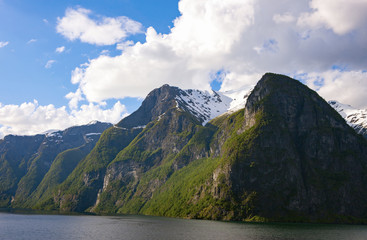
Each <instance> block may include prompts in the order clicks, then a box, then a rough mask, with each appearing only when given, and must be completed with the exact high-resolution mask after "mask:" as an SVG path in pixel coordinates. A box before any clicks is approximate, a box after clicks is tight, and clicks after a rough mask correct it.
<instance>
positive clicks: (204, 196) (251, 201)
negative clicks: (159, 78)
mask: <svg viewBox="0 0 367 240" xmlns="http://www.w3.org/2000/svg"><path fill="white" fill-rule="evenodd" d="M245 93H247V94H245ZM234 96H236V101H233V98H235V97H234ZM238 96H239V97H238ZM22 141H24V142H27V143H28V142H29V143H33V142H36V143H34V144H29V145H27V150H26V151H25V152H23V153H18V152H16V151H15V150H14V151H13V152H12V154H8V155H6V156H7V157H8V159H12V161H6V162H5V161H3V162H4V163H2V165H0V166H2V167H1V169H2V170H1V171H2V173H4V175H3V174H1V175H0V176H1V177H2V181H3V182H4V183H7V184H8V186H9V187H8V189H11V187H13V188H15V190H13V192H7V195H6V194H5V193H4V191H0V192H1V193H2V194H3V195H2V196H7V199H9V198H10V197H11V196H14V193H15V197H14V200H13V201H12V202H11V203H10V206H11V207H27V208H35V209H47V210H58V211H60V212H73V211H76V212H94V213H109V214H110V213H123V214H145V215H159V216H170V217H183V218H200V219H218V220H236V221H297V222H301V221H304V222H342V223H361V222H363V223H365V222H366V219H367V204H366V203H367V200H366V199H367V158H366V156H367V155H366V154H367V140H366V139H365V138H363V137H362V135H360V134H357V133H356V132H355V131H354V129H353V128H351V127H350V126H349V125H348V124H347V123H346V121H345V120H344V119H343V117H342V116H341V115H340V114H339V113H338V112H337V111H335V110H334V109H333V108H332V107H331V106H330V105H329V104H328V103H327V102H325V101H324V100H323V99H322V98H321V97H320V96H319V95H318V94H317V93H316V92H314V91H312V90H310V89H309V88H308V87H306V86H304V85H303V84H302V83H300V82H299V81H296V80H294V79H291V78H289V77H287V76H283V75H277V74H272V73H267V74H265V75H264V76H263V77H262V78H261V79H260V81H259V82H258V83H257V85H256V86H255V87H254V88H253V89H252V90H251V91H250V92H248V91H245V90H239V91H237V92H226V93H220V92H212V93H210V92H204V91H198V90H181V89H179V88H177V87H172V86H169V85H164V86H162V87H160V88H157V89H154V90H153V91H152V92H151V93H149V94H148V96H147V97H146V99H145V100H144V101H143V102H142V105H141V106H140V108H139V109H138V110H137V111H135V112H134V113H132V114H131V115H129V116H127V117H126V118H124V119H122V120H121V121H120V122H119V123H117V124H116V125H114V126H112V127H109V128H108V129H106V130H105V131H104V132H103V133H102V134H101V136H100V138H99V140H98V142H97V143H96V144H95V145H93V146H86V145H79V146H75V147H74V148H68V150H66V151H63V152H61V153H60V154H59V155H58V156H56V157H54V158H53V160H52V163H51V166H50V167H49V168H48V170H47V171H44V172H45V173H44V174H43V175H40V176H41V177H40V178H39V181H38V182H37V184H34V186H33V185H32V186H31V187H29V186H25V185H21V184H19V183H20V181H19V183H17V179H19V178H16V176H17V175H15V174H13V175H14V176H15V177H13V175H11V174H10V173H12V171H13V170H12V169H13V168H12V167H11V166H10V164H8V163H12V164H13V165H14V166H20V165H21V164H20V163H21V162H22V161H23V162H26V163H27V165H29V166H31V164H29V162H30V161H29V160H27V159H29V158H30V156H32V154H33V152H32V151H36V150H37V149H38V148H37V146H39V145H40V144H41V143H42V141H43V138H42V135H37V136H33V137H28V138H24V139H22ZM55 141H56V139H54V141H53V142H55ZM1 144H3V143H0V146H2V145H1ZM41 145H42V144H41ZM12 146H13V145H12ZM92 147H93V148H92ZM7 149H8V150H7V151H10V150H9V149H16V148H15V145H14V146H13V148H9V147H8V148H7ZM90 149H91V150H90ZM0 156H2V155H0ZM10 157H11V158H10ZM0 159H3V158H0ZM23 159H25V160H23ZM15 160H16V161H15ZM14 163H15V164H14ZM22 166H23V165H22ZM18 168H19V169H20V170H23V171H24V172H22V174H23V175H24V176H25V175H27V174H28V175H30V174H29V173H28V172H29V170H31V169H32V168H30V167H28V168H21V167H18ZM14 169H16V170H17V168H14ZM13 172H15V170H14V171H13ZM18 172H19V171H18ZM5 173H6V174H7V175H6V174H5ZM20 175H21V174H20ZM3 176H4V177H3ZM27 182H29V181H27ZM12 184H13V185H12ZM1 186H3V185H1ZM19 186H24V187H23V188H22V189H20V190H19ZM17 187H18V189H17ZM5 190H6V189H5ZM21 190H22V191H21ZM23 192H26V193H27V194H23V195H19V197H18V196H17V194H18V193H23ZM21 196H23V198H21ZM4 199H6V198H5V197H4ZM8 202H9V200H8Z"/></svg>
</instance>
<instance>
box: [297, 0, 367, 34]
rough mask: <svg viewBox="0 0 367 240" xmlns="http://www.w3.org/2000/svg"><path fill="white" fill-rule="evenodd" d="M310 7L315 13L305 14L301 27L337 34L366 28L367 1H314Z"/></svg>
mask: <svg viewBox="0 0 367 240" xmlns="http://www.w3.org/2000/svg"><path fill="white" fill-rule="evenodd" d="M310 7H311V8H312V9H313V12H307V13H304V14H303V15H302V16H301V17H300V18H299V24H300V25H308V26H311V27H312V28H320V27H326V28H330V29H332V30H333V31H334V32H335V33H337V34H345V33H348V32H350V31H352V30H355V29H359V28H361V27H362V28H365V27H366V22H367V15H366V12H367V1H366V0H312V1H311V2H310Z"/></svg>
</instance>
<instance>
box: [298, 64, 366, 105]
mask: <svg viewBox="0 0 367 240" xmlns="http://www.w3.org/2000/svg"><path fill="white" fill-rule="evenodd" d="M304 78H305V80H306V83H307V85H308V86H309V87H311V88H312V89H314V90H316V91H318V93H319V94H320V95H321V96H322V97H324V98H325V99H326V100H328V101H329V100H337V101H339V102H342V103H346V104H350V105H352V106H353V107H357V108H362V109H367V101H366V93H367V72H363V71H348V72H344V71H341V70H330V71H326V72H323V73H308V74H306V75H305V76H304Z"/></svg>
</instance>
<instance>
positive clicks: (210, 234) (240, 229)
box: [0, 213, 367, 240]
mask: <svg viewBox="0 0 367 240" xmlns="http://www.w3.org/2000/svg"><path fill="white" fill-rule="evenodd" d="M366 238H367V226H362V225H321V224H280V223H278V224H260V223H259V224H258V223H233V222H218V221H202V220H185V219H174V218H163V217H147V216H64V215H24V214H9V213H0V239H14V240H18V239H29V240H33V239H34V240H36V239H37V240H43V239H47V240H49V239H59V240H63V239H65V240H66V239H68V240H73V239H89V240H94V239H96V240H97V239H98V240H100V239H126V240H127V239H134V240H140V239H141V240H143V239H149V240H162V239H173V240H183V239H200V240H206V239H208V240H209V239H210V240H215V239H221V240H222V239H228V240H232V239H233V240H239V239H246V240H280V239H281V240H283V239H285V240H291V239H297V240H298V239H301V240H316V239H318V240H323V239H332V240H342V239H348V240H364V239H366Z"/></svg>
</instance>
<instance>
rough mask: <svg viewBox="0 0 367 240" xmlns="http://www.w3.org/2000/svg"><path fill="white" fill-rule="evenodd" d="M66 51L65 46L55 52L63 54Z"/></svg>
mask: <svg viewBox="0 0 367 240" xmlns="http://www.w3.org/2000/svg"><path fill="white" fill-rule="evenodd" d="M64 51H65V46H61V47H58V48H56V50H55V52H57V53H62V52H64Z"/></svg>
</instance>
